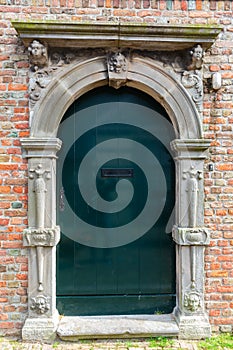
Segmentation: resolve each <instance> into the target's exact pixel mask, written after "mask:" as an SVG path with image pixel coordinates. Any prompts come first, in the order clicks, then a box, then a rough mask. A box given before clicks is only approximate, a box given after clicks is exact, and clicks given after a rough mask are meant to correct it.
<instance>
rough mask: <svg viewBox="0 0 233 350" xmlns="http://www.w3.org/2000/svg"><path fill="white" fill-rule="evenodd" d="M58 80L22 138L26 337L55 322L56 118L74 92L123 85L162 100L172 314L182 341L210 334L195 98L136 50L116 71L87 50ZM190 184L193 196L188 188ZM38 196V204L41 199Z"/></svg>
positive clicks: (202, 143) (202, 145) (44, 335)
mask: <svg viewBox="0 0 233 350" xmlns="http://www.w3.org/2000/svg"><path fill="white" fill-rule="evenodd" d="M108 57H109V56H108ZM55 77H56V78H55V79H53V80H52V81H51V82H50V83H49V84H48V86H47V87H46V88H45V89H44V91H43V93H42V95H41V98H40V100H39V101H38V102H37V104H36V106H35V108H34V111H33V119H32V123H31V131H30V137H29V138H24V139H22V140H21V143H22V146H23V148H24V150H26V153H27V154H26V157H27V158H28V164H29V181H28V189H29V209H28V219H29V228H28V229H27V230H25V233H24V245H25V246H27V247H30V249H29V277H28V278H29V288H28V300H29V301H28V305H29V306H28V318H27V320H26V322H25V325H24V327H23V338H24V339H25V340H27V339H30V340H32V339H36V340H37V339H39V340H41V339H48V338H51V337H52V336H55V334H56V329H57V327H58V323H59V317H58V313H57V310H56V275H55V271H56V254H55V253H56V244H57V243H58V241H59V227H58V226H57V225H56V191H55V187H56V158H57V155H56V153H57V151H58V150H59V149H60V147H61V141H60V140H59V139H58V138H57V137H56V134H57V130H58V127H59V124H60V121H61V120H62V117H63V115H64V113H65V111H66V110H67V108H68V107H69V106H70V105H71V104H72V103H73V101H74V100H76V99H77V98H79V96H81V95H82V94H84V93H86V92H88V91H90V90H91V89H93V88H95V87H99V86H103V85H108V84H109V85H111V86H114V87H116V88H118V87H119V86H120V85H122V84H123V85H126V86H130V87H133V88H136V89H138V90H141V91H143V92H145V93H147V94H149V95H150V96H152V97H153V98H154V99H155V100H157V101H158V102H160V103H161V104H162V105H163V107H164V108H165V109H166V111H167V114H168V115H169V117H170V119H171V121H172V124H173V127H174V129H175V132H176V139H175V140H174V141H173V142H172V144H171V147H172V149H173V151H174V159H175V162H176V208H175V212H176V215H175V216H176V218H175V225H174V228H173V239H174V241H175V243H176V265H177V272H176V281H177V288H176V294H177V301H176V307H175V310H174V313H173V315H174V317H175V319H176V321H177V323H178V327H179V337H180V338H191V339H198V338H205V337H208V336H210V332H211V330H210V324H209V320H208V316H207V314H206V313H205V306H204V296H205V291H204V248H205V245H208V243H209V233H208V231H207V229H206V228H205V227H204V215H203V199H204V190H203V171H204V159H205V158H206V154H205V151H206V150H207V149H208V147H209V145H210V142H209V141H208V140H205V139H203V135H202V126H201V122H200V116H199V112H198V110H197V107H196V105H195V103H194V102H193V100H192V97H191V96H190V94H189V93H188V91H187V90H186V89H185V88H184V87H183V86H182V84H181V83H180V82H179V80H178V79H176V78H175V77H174V75H172V74H170V72H169V70H167V69H165V68H164V66H163V65H161V64H159V63H158V62H156V61H155V60H152V59H150V58H148V57H143V56H141V57H140V56H138V54H137V53H136V54H135V55H134V54H132V56H131V58H130V60H128V61H127V69H126V70H123V71H122V72H121V73H120V74H118V73H117V72H115V74H112V71H111V69H110V70H109V65H108V64H107V58H106V55H103V54H101V55H98V54H96V55H95V57H94V58H91V59H90V58H89V55H88V54H87V57H86V58H84V59H83V60H82V61H81V62H80V61H77V62H75V63H73V64H68V65H67V66H66V67H65V68H63V69H61V70H59V69H58V71H57V72H56V73H55ZM77 77H78V79H77ZM41 174H42V176H41ZM39 178H40V179H41V178H42V179H43V180H42V182H43V185H42V190H41V191H40V194H38V193H37V192H36V191H35V186H36V185H37V184H38V183H39V182H40V180H39ZM194 182H195V184H194V186H196V188H197V191H196V194H197V196H196V197H195V198H193V197H192V194H191V192H190V191H189V188H190V187H189V186H192V184H193V183H194ZM41 192H43V193H42V194H41ZM40 195H41V197H40V198H42V200H41V201H39V200H38V198H39V196H40ZM187 208H189V209H188V210H187ZM41 212H42V213H44V215H42V217H41V215H39V214H38V213H41ZM192 213H194V214H192ZM41 222H42V223H41ZM45 267H46V273H44V272H45ZM41 304H42V305H43V306H42V308H41Z"/></svg>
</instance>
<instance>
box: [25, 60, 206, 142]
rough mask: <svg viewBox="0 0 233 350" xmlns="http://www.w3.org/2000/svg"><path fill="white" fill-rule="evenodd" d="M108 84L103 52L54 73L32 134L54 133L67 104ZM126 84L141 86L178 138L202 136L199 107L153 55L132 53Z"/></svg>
mask: <svg viewBox="0 0 233 350" xmlns="http://www.w3.org/2000/svg"><path fill="white" fill-rule="evenodd" d="M107 84H108V69H107V61H106V57H105V56H99V57H96V58H91V59H87V60H85V61H83V62H81V63H78V64H77V63H76V64H73V65H69V66H68V67H67V68H66V69H65V70H62V71H61V72H60V73H59V74H57V75H56V76H55V78H54V79H53V81H52V82H50V84H49V85H48V87H47V88H46V89H45V90H44V94H43V96H42V98H41V99H40V101H38V103H37V105H36V107H35V110H34V113H33V120H32V125H31V137H33V138H54V137H56V134H57V130H58V127H59V124H60V121H61V119H62V117H63V115H64V113H65V111H66V110H67V108H68V107H69V106H70V105H71V104H72V103H73V102H74V100H76V99H77V98H78V97H80V96H81V95H82V94H84V93H86V92H88V91H90V90H91V89H93V88H95V87H98V86H103V85H107ZM125 85H127V86H131V87H134V88H136V89H138V90H142V91H144V92H146V93H148V94H149V95H151V96H152V97H153V98H154V99H155V100H157V101H158V102H160V103H161V104H162V105H163V106H164V108H165V109H166V111H167V113H168V115H169V117H170V119H171V121H172V123H173V126H174V129H175V130H176V137H177V138H178V139H183V140H187V139H201V138H202V129H201V123H200V119H199V114H198V111H197V109H196V107H195V104H194V103H193V101H192V99H191V97H190V95H189V94H188V92H187V91H186V90H185V88H184V87H183V86H182V85H181V84H180V83H179V82H178V81H177V80H176V79H175V78H174V77H173V76H172V75H171V74H170V73H169V72H168V71H166V70H165V69H164V68H163V67H161V65H159V64H158V63H156V62H154V61H153V60H152V59H149V58H144V57H133V58H132V60H131V61H130V63H129V67H128V71H127V78H126V82H125Z"/></svg>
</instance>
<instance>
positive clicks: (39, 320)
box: [21, 138, 61, 341]
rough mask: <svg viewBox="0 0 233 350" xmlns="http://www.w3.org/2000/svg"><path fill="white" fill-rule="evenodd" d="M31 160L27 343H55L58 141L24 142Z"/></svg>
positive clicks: (25, 239) (27, 241)
mask: <svg viewBox="0 0 233 350" xmlns="http://www.w3.org/2000/svg"><path fill="white" fill-rule="evenodd" d="M21 143H22V146H23V148H24V149H25V150H26V153H27V154H26V157H27V158H28V229H26V230H25V231H24V246H26V247H28V249H29V257H28V258H29V267H28V269H29V270H28V283H29V284H28V318H27V319H26V322H25V324H24V327H23V330H22V338H23V339H24V340H47V341H49V340H52V339H53V338H55V336H56V329H57V326H58V312H57V310H56V279H55V276H56V273H55V271H56V245H57V243H58V242H59V239H60V230H59V227H58V226H56V152H57V151H58V150H59V149H60V147H61V141H60V140H59V139H56V138H52V139H47V138H40V139H39V138H28V139H22V140H21Z"/></svg>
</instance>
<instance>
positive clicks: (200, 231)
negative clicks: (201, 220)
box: [172, 226, 210, 246]
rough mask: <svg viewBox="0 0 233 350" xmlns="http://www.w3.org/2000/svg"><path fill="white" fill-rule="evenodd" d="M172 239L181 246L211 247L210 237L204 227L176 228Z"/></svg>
mask: <svg viewBox="0 0 233 350" xmlns="http://www.w3.org/2000/svg"><path fill="white" fill-rule="evenodd" d="M172 237H173V239H174V241H175V242H176V243H177V244H179V245H195V246H203V245H209V243H210V235H209V231H208V230H207V229H206V228H202V227H178V226H174V227H173V230H172Z"/></svg>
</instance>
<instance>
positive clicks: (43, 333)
mask: <svg viewBox="0 0 233 350" xmlns="http://www.w3.org/2000/svg"><path fill="white" fill-rule="evenodd" d="M58 323H59V314H58V312H57V310H56V313H55V314H54V315H53V316H51V317H47V318H42V317H41V318H39V317H38V318H27V319H26V321H25V324H24V326H23V329H22V339H23V340H24V341H45V342H52V341H54V339H55V338H56V336H57V333H56V331H57V327H58Z"/></svg>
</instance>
